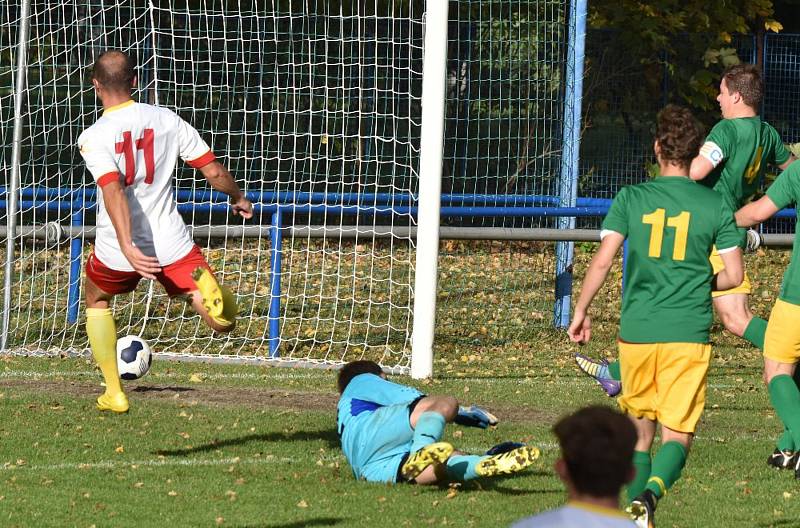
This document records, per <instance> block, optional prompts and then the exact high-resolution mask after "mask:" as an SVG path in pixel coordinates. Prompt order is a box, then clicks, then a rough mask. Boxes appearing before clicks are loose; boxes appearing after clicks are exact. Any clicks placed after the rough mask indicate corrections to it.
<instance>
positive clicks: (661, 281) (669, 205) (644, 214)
mask: <svg viewBox="0 0 800 528" xmlns="http://www.w3.org/2000/svg"><path fill="white" fill-rule="evenodd" d="M603 231H614V232H616V233H619V234H621V235H623V236H624V237H625V238H626V239H627V240H628V256H627V259H626V263H625V267H626V269H625V273H626V282H625V289H624V291H623V301H622V315H621V317H620V332H619V336H620V339H622V340H623V341H628V342H631V343H676V342H681V343H707V342H708V330H709V327H710V326H711V279H712V276H713V273H712V270H711V264H710V263H709V260H708V255H709V253H711V248H712V246H714V245H716V247H717V249H718V251H720V252H721V253H725V252H726V251H731V250H733V249H735V248H737V247H738V245H739V243H740V242H741V235H740V234H739V232H738V230H737V229H736V222H735V220H734V217H733V211H732V210H731V209H730V207H729V206H728V205H727V203H726V202H725V200H724V199H723V197H722V196H721V195H720V194H718V193H716V192H714V191H713V190H711V189H709V188H707V187H704V186H702V185H700V184H699V183H697V182H694V181H692V180H690V179H689V178H688V177H682V176H661V177H658V178H656V179H654V180H652V181H649V182H646V183H641V184H638V185H631V186H628V187H625V188H623V189H622V190H621V191H620V192H619V193H618V194H617V196H616V197H615V198H614V201H613V202H612V204H611V207H610V208H609V211H608V214H607V215H606V217H605V219H604V220H603Z"/></svg>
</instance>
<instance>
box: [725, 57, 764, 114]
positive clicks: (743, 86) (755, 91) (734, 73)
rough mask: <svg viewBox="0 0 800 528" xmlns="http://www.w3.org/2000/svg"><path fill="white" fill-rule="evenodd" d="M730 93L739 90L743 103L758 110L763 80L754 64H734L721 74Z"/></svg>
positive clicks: (762, 94)
mask: <svg viewBox="0 0 800 528" xmlns="http://www.w3.org/2000/svg"><path fill="white" fill-rule="evenodd" d="M722 78H723V79H725V86H727V87H728V91H729V92H730V93H734V92H739V94H740V95H741V96H742V100H743V101H744V104H746V105H747V106H749V107H751V108H753V109H754V110H756V111H758V107H759V106H760V105H761V99H762V98H763V97H764V80H763V78H762V77H761V70H759V69H758V66H756V65H754V64H735V65H733V66H730V67H728V68H727V69H726V70H725V72H724V73H723V74H722Z"/></svg>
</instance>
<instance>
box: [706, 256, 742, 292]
mask: <svg viewBox="0 0 800 528" xmlns="http://www.w3.org/2000/svg"><path fill="white" fill-rule="evenodd" d="M719 256H720V258H722V263H723V264H725V268H724V269H723V270H722V271H720V272H719V273H717V274H716V275H714V282H713V283H712V285H711V289H713V290H718V291H722V290H730V289H731V288H735V287H737V286H739V285H740V284H741V283H742V280H744V263H743V262H742V250H741V249H739V248H736V249H734V250H733V251H726V252H725V253H720V255H719Z"/></svg>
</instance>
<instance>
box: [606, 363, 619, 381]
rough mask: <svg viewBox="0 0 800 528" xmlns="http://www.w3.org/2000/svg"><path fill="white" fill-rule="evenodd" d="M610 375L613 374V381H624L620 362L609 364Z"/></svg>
mask: <svg viewBox="0 0 800 528" xmlns="http://www.w3.org/2000/svg"><path fill="white" fill-rule="evenodd" d="M608 373H609V374H611V379H613V380H615V381H621V380H622V372H621V371H620V368H619V361H614V362H611V363H609V364H608Z"/></svg>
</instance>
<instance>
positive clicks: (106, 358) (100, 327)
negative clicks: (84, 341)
mask: <svg viewBox="0 0 800 528" xmlns="http://www.w3.org/2000/svg"><path fill="white" fill-rule="evenodd" d="M86 334H87V335H88V336H89V346H90V347H91V348H92V355H93V356H94V360H95V362H97V366H98V367H100V371H101V372H102V373H103V378H105V381H106V393H107V394H112V395H114V394H118V393H120V392H122V386H121V385H120V382H119V370H117V328H116V325H115V324H114V316H112V315H111V309H110V308H87V309H86Z"/></svg>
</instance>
